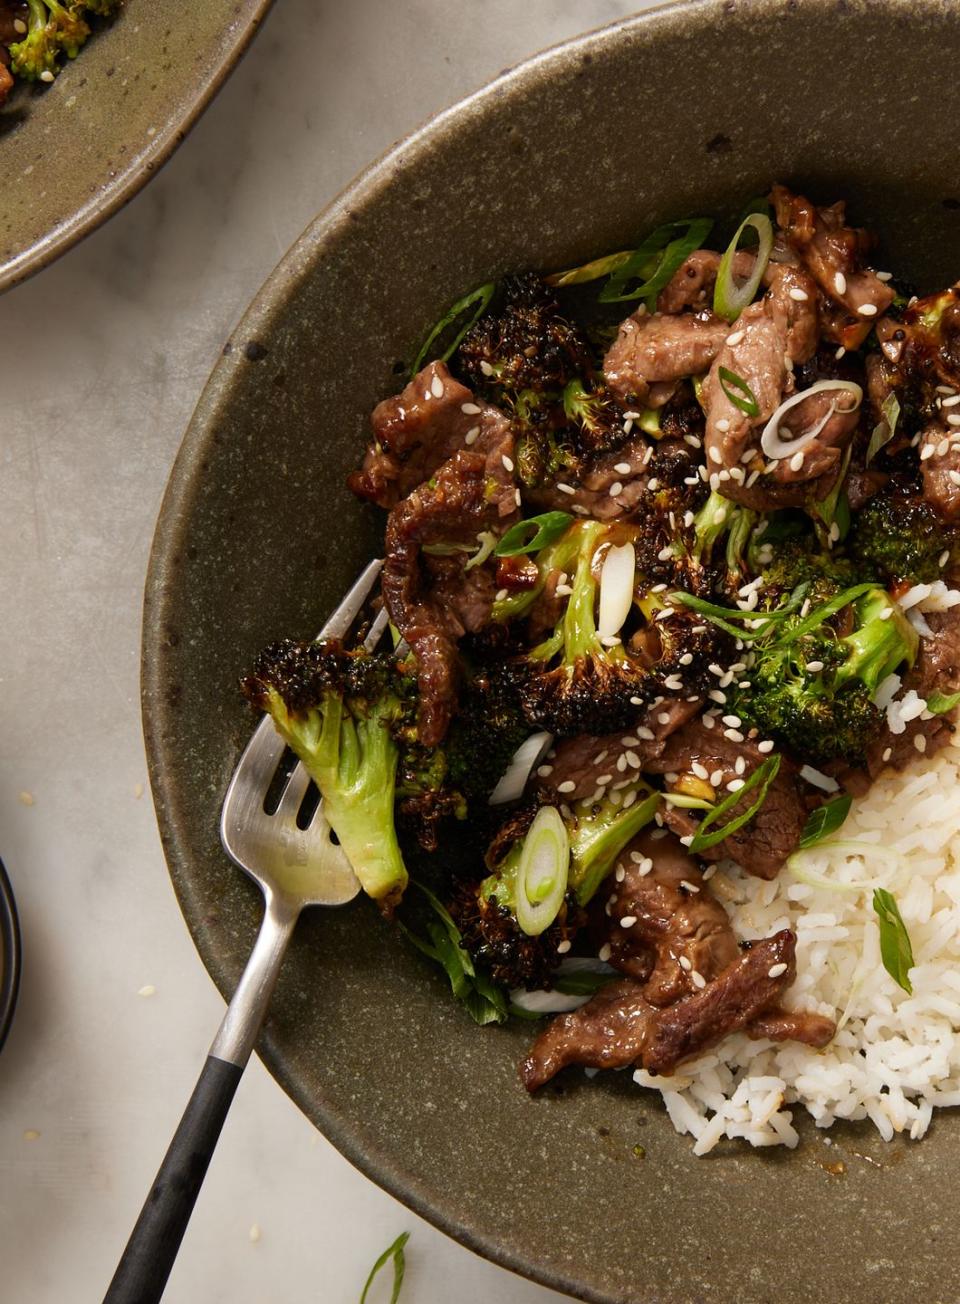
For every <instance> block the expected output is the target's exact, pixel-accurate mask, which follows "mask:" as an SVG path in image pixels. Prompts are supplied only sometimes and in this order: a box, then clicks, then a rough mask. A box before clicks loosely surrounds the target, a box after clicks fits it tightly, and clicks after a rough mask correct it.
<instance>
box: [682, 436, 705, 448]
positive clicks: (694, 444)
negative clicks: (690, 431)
mask: <svg viewBox="0 0 960 1304" xmlns="http://www.w3.org/2000/svg"><path fill="white" fill-rule="evenodd" d="M683 442H684V443H685V444H688V445H689V446H690V448H699V447H700V445H701V442H702V441H701V439H700V436H699V435H684V437H683Z"/></svg>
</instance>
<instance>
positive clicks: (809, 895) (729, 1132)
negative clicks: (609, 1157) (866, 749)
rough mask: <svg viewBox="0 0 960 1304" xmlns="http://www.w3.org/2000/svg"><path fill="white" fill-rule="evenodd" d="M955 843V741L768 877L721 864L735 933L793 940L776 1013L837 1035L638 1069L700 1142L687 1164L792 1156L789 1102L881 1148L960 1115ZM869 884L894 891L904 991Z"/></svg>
mask: <svg viewBox="0 0 960 1304" xmlns="http://www.w3.org/2000/svg"><path fill="white" fill-rule="evenodd" d="M958 833H960V743H958V744H951V745H950V746H948V747H946V748H945V749H944V750H943V751H942V752H940V753H939V754H938V755H937V756H936V757H934V758H931V759H929V760H925V759H923V758H922V757H920V756H918V757H917V760H916V761H915V762H914V763H913V764H912V765H911V767H910V768H909V770H907V771H906V772H905V773H903V774H892V773H891V774H889V775H887V776H885V777H883V778H881V779H880V780H879V781H878V782H877V783H875V784H874V785H873V787H872V788H871V790H870V792H869V793H868V794H867V796H866V797H864V798H861V799H857V800H855V801H854V803H853V806H852V808H851V811H850V814H849V816H848V817H847V820H846V822H845V823H844V825H843V827H842V829H841V830H839V831H838V833H837V834H835V835H834V837H833V838H831V839H830V840H829V845H828V844H827V843H824V844H823V845H821V846H819V847H814V848H812V849H811V850H809V851H806V852H802V853H800V854H799V855H798V856H797V857H795V858H794V859H793V860H792V861H791V862H790V865H789V866H788V867H786V868H784V869H783V870H782V871H781V873H780V875H779V877H778V878H777V879H775V880H774V881H773V882H772V883H765V882H763V881H761V880H760V879H755V878H750V877H748V876H747V875H745V874H743V873H742V872H741V871H740V870H739V869H738V868H737V867H736V866H735V865H733V864H732V863H730V862H726V863H724V864H723V865H721V867H720V869H719V870H718V872H717V873H716V874H715V875H714V876H713V878H712V880H711V884H710V886H711V887H712V888H713V889H714V891H715V892H716V894H717V896H718V897H720V899H721V900H723V901H724V904H725V905H726V906H727V908H728V910H729V911H730V914H731V917H732V920H733V925H734V928H735V930H736V932H737V935H738V936H739V937H741V938H747V939H757V938H761V937H768V936H769V935H770V934H771V933H775V932H777V931H778V930H779V929H781V928H792V929H793V930H794V931H795V932H796V934H797V979H796V982H795V983H794V984H793V986H792V987H791V988H790V990H789V992H788V994H787V998H786V1000H785V1002H784V1004H785V1005H786V1006H787V1007H788V1008H790V1009H803V1010H812V1011H815V1012H817V1013H820V1014H825V1015H828V1016H829V1017H830V1018H832V1019H835V1020H836V1022H837V1025H838V1031H837V1035H836V1037H835V1038H834V1040H833V1041H832V1042H831V1043H830V1044H829V1045H828V1046H827V1047H826V1048H825V1049H824V1050H821V1051H817V1050H814V1049H812V1048H811V1047H809V1046H802V1045H800V1044H799V1043H797V1042H783V1043H780V1044H776V1043H773V1042H770V1041H751V1040H750V1039H749V1038H748V1037H747V1036H746V1035H745V1034H743V1033H738V1034H736V1035H735V1036H732V1037H728V1038H726V1039H725V1040H724V1041H723V1042H722V1043H721V1044H720V1046H718V1047H717V1048H716V1049H715V1050H714V1051H711V1052H710V1053H709V1054H706V1055H702V1056H701V1057H700V1058H699V1059H697V1060H694V1061H691V1062H690V1063H689V1064H684V1065H682V1066H681V1068H680V1069H679V1070H678V1072H677V1073H676V1074H675V1075H674V1076H673V1077H670V1078H664V1077H659V1078H658V1077H652V1076H650V1075H649V1074H648V1073H646V1072H643V1071H640V1072H637V1073H635V1074H634V1079H635V1081H636V1082H637V1083H638V1084H639V1085H640V1086H642V1087H644V1088H647V1089H649V1090H653V1091H659V1092H660V1094H661V1095H662V1096H663V1100H664V1103H665V1105H666V1108H667V1112H668V1114H669V1115H670V1119H671V1121H672V1123H673V1125H674V1127H675V1128H676V1129H677V1131H678V1132H681V1133H689V1134H690V1135H691V1136H693V1137H694V1138H695V1144H694V1147H693V1150H694V1153H695V1154H698V1155H703V1154H706V1153H707V1152H708V1151H709V1150H712V1149H713V1147H714V1146H715V1145H716V1144H717V1142H718V1141H720V1140H721V1139H722V1138H724V1137H731V1138H742V1139H743V1140H746V1141H748V1142H750V1144H751V1145H754V1146H773V1145H786V1146H791V1147H792V1146H795V1145H796V1144H797V1141H798V1135H797V1132H796V1130H795V1129H794V1126H793V1122H794V1108H792V1107H796V1106H800V1107H802V1108H804V1109H806V1110H807V1112H808V1113H809V1114H810V1115H812V1117H813V1119H814V1121H815V1122H816V1124H817V1126H818V1127H823V1128H828V1127H830V1126H831V1124H832V1123H833V1122H834V1121H835V1120H836V1119H862V1118H869V1119H871V1120H872V1122H873V1123H874V1125H875V1126H876V1128H877V1130H878V1131H879V1132H880V1134H881V1135H882V1136H883V1137H884V1139H885V1140H890V1139H891V1138H892V1137H893V1135H894V1133H897V1132H903V1133H906V1134H907V1135H908V1136H910V1137H911V1138H912V1139H914V1140H918V1139H919V1138H920V1137H922V1136H923V1135H924V1133H925V1132H926V1131H927V1128H928V1127H929V1126H930V1118H931V1114H932V1112H933V1109H934V1107H936V1106H947V1105H960V844H958V846H957V848H956V850H954V847H953V843H954V839H955V838H956V836H957V834H958ZM851 844H855V845H851ZM875 887H883V888H886V889H887V890H888V891H889V892H892V893H893V895H894V897H895V898H896V900H897V904H898V906H899V908H900V913H901V915H902V916H903V920H904V923H905V925H906V928H907V931H908V933H909V935H910V940H911V943H912V946H913V955H914V959H915V961H916V964H915V967H914V968H913V969H911V970H910V975H909V976H910V980H911V982H912V985H913V994H912V995H908V994H907V993H906V992H905V991H903V990H901V988H900V987H898V986H897V984H896V983H895V982H894V981H893V979H892V978H891V977H890V975H889V974H888V973H887V972H886V970H885V969H884V967H883V964H882V962H881V959H880V942H879V933H878V928H877V917H876V915H875V913H874V910H873V905H872V898H873V889H874V888H875Z"/></svg>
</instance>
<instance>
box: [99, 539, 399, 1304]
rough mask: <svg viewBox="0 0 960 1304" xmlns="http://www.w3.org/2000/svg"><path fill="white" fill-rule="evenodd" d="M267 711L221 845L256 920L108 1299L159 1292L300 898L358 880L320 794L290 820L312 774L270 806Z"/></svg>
mask: <svg viewBox="0 0 960 1304" xmlns="http://www.w3.org/2000/svg"><path fill="white" fill-rule="evenodd" d="M381 565H382V562H380V561H372V562H371V563H370V564H369V565H368V566H367V568H366V570H364V572H363V574H362V575H361V576H360V578H359V579H358V580H357V582H356V584H354V586H353V588H352V589H351V590H350V591H349V593H348V594H347V595H346V597H345V598H344V599H343V601H342V602H341V603H340V605H339V607H337V609H336V611H335V612H334V613H333V615H332V616H331V617H330V619H329V620H328V621H327V623H326V624H325V625H324V627H323V629H322V630H321V631H320V633H319V635H318V637H319V638H344V637H345V636H346V635H347V633H348V632H349V630H350V628H351V626H352V625H353V624H354V622H355V621H356V619H357V617H358V616H359V614H360V612H361V611H362V610H363V607H364V604H365V603H366V601H367V599H368V598H369V597H370V594H371V593H372V592H373V589H374V586H375V584H376V583H377V578H378V576H379V574H380V568H381ZM386 627H387V615H386V612H385V611H380V612H379V613H378V615H377V617H376V619H375V620H374V622H373V624H372V625H371V627H370V631H369V633H368V634H367V637H366V638H365V639H364V643H363V645H364V647H365V648H367V649H368V650H372V649H373V648H374V647H375V646H376V644H377V643H378V642H379V640H380V638H381V637H382V635H383V632H384V630H385V629H386ZM285 750H286V749H285V745H284V743H283V740H282V739H281V738H280V736H279V735H278V734H277V732H276V730H275V729H274V727H273V722H272V721H271V719H270V717H269V716H264V718H263V719H262V720H261V722H260V724H259V725H258V726H257V729H256V732H255V733H254V735H253V737H252V738H251V739H250V742H249V743H248V744H247V746H246V749H245V750H244V752H243V755H242V756H241V757H240V761H239V763H238V765H237V768H236V770H235V771H234V774H233V778H232V779H231V780H230V786H229V787H228V788H227V794H226V796H225V797H224V800H223V810H222V812H221V815H220V838H221V841H222V842H223V846H224V850H225V851H226V852H227V855H228V856H230V857H231V859H232V860H234V861H235V862H236V864H237V865H239V866H240V868H241V869H242V870H243V871H244V873H246V874H248V875H249V876H250V878H252V879H253V880H254V882H255V883H258V884H259V886H260V888H261V890H262V892H263V896H264V902H265V909H264V913H263V922H262V923H261V925H260V932H259V934H258V936H257V940H256V943H255V945H254V948H253V951H252V952H251V954H250V959H249V960H248V961H247V966H246V968H245V969H244V971H243V974H242V976H241V978H240V981H239V983H238V984H237V988H236V991H235V992H234V994H233V998H232V999H231V1001H230V1004H229V1005H228V1006H227V1012H226V1014H225V1015H224V1017H223V1022H222V1023H221V1024H220V1030H219V1031H218V1033H217V1035H216V1037H214V1039H213V1044H212V1045H211V1047H210V1053H209V1054H208V1056H207V1060H206V1063H205V1064H204V1066H203V1070H202V1072H201V1074H200V1077H199V1079H198V1080H197V1085H196V1087H195V1088H194V1092H193V1095H192V1096H191V1097H190V1101H189V1103H188V1105H187V1108H186V1110H185V1111H184V1115H183V1118H182V1119H181V1120H180V1124H179V1126H178V1127H177V1130H176V1132H175V1133H174V1137H173V1140H172V1141H171V1142H170V1147H169V1149H168V1150H167V1153H166V1156H165V1157H164V1160H163V1163H162V1164H161V1165H160V1169H159V1172H158V1173H157V1176H156V1179H155V1181H154V1183H153V1186H152V1188H151V1190H150V1194H149V1195H148V1196H147V1199H146V1202H145V1203H144V1206H143V1209H142V1211H141V1213H140V1217H139V1218H138V1219H137V1223H136V1225H135V1227H134V1229H133V1231H132V1233H131V1235H130V1239H129V1241H128V1242H127V1247H126V1249H125V1250H124V1252H123V1256H122V1258H121V1259H120V1263H119V1265H118V1267H117V1270H116V1273H115V1274H114V1277H113V1280H112V1281H111V1283H110V1286H109V1288H108V1289H107V1293H106V1296H105V1297H104V1304H154V1302H155V1301H157V1300H159V1299H160V1298H161V1296H162V1295H163V1291H164V1287H165V1286H166V1282H167V1277H168V1276H169V1275H170V1270H171V1268H172V1267H173V1263H174V1260H175V1259H176V1257H177V1251H178V1250H179V1248H180V1242H181V1240H182V1239H183V1234H184V1232H185V1231H186V1228H187V1223H188V1222H189V1220H190V1214H191V1213H192V1211H193V1206H194V1204H195V1202H196V1198H197V1195H198V1193H199V1191H200V1187H201V1185H202V1183H203V1179H204V1177H205V1176H206V1172H207V1168H208V1166H209V1163H210V1159H211V1157H212V1155H213V1150H214V1147H215V1146H216V1143H217V1139H218V1137H219V1135H220V1131H221V1129H222V1127H223V1123H224V1120H225V1119H226V1116H227V1111H228V1110H229V1108H230V1104H231V1102H232V1100H233V1096H234V1093H235V1092H236V1089H237V1084H238V1083H239V1081H240V1077H241V1075H242V1073H243V1069H244V1066H245V1065H246V1063H247V1060H248V1059H249V1058H250V1054H251V1052H252V1050H253V1047H254V1044H255V1043H256V1040H257V1035H258V1033H259V1031H260V1028H261V1025H262V1023H263V1020H264V1017H265V1015H266V1013H267V1007H268V1006H269V1004H270V998H271V996H272V995H273V989H274V987H275V986H276V982H277V976H278V974H279V972H280V965H281V963H282V961H283V957H284V954H285V952H286V949H287V946H288V944H289V942H290V938H291V937H292V935H293V930H294V927H295V925H296V922H297V920H298V918H299V917H300V912H301V911H302V910H303V909H305V908H306V907H307V906H341V905H345V904H346V903H347V902H348V901H352V900H353V898H354V897H355V896H356V895H357V893H358V892H359V891H360V884H359V882H358V881H357V877H356V875H355V874H354V872H353V870H352V869H351V867H350V862H349V861H348V860H347V858H346V856H345V855H344V853H343V851H342V850H341V848H340V847H339V846H338V845H337V844H336V843H334V842H333V841H332V839H331V830H330V825H329V824H328V823H327V821H326V819H325V818H324V815H323V807H322V803H320V804H318V805H317V807H316V810H315V811H314V813H313V816H312V818H311V819H310V820H309V821H308V822H306V827H305V828H300V827H299V825H298V823H297V818H298V815H299V814H300V810H301V807H302V806H303V799H304V797H305V796H306V794H307V790H308V788H309V785H310V778H309V775H308V774H307V772H306V770H305V769H304V767H303V766H302V765H301V764H299V763H298V764H297V765H296V767H295V768H294V769H293V771H292V772H291V774H290V776H289V778H288V779H287V781H286V784H285V786H284V788H283V791H282V793H281V795H280V799H279V803H278V804H277V807H276V809H275V810H274V811H272V812H270V811H268V810H267V809H266V808H265V800H266V797H267V794H268V792H269V790H270V787H271V784H272V783H273V780H274V776H275V775H276V774H277V771H278V767H279V765H280V762H281V760H282V758H283V755H284V752H285Z"/></svg>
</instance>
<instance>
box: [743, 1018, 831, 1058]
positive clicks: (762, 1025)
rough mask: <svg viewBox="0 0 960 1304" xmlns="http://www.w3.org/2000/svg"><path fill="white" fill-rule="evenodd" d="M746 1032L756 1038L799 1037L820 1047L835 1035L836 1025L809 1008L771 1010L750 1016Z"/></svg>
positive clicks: (820, 1048) (797, 1039)
mask: <svg viewBox="0 0 960 1304" xmlns="http://www.w3.org/2000/svg"><path fill="white" fill-rule="evenodd" d="M746 1033H747V1036H748V1037H753V1038H754V1040H756V1041H762V1040H764V1039H766V1040H768V1041H802V1042H803V1043H804V1044H805V1045H807V1046H814V1047H816V1049H817V1050H822V1049H823V1047H824V1046H826V1045H827V1044H828V1043H829V1042H831V1041H833V1039H834V1037H835V1036H836V1035H837V1025H836V1024H835V1023H834V1021H833V1019H828V1018H827V1017H826V1015H824V1014H814V1013H813V1012H812V1011H811V1010H770V1011H769V1012H768V1013H766V1014H760V1015H758V1016H757V1018H755V1019H753V1020H752V1021H751V1022H750V1023H749V1024H748V1025H747V1029H746Z"/></svg>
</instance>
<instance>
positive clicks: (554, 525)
mask: <svg viewBox="0 0 960 1304" xmlns="http://www.w3.org/2000/svg"><path fill="white" fill-rule="evenodd" d="M572 523H573V517H572V516H571V515H570V513H569V512H544V513H543V515H542V516H529V517H527V519H526V520H525V521H517V522H516V524H515V525H511V526H510V529H509V530H508V531H507V532H506V534H505V535H504V536H503V538H502V539H501V540H500V542H499V543H498V544H497V546H496V548H495V549H494V552H495V554H496V555H497V556H498V557H519V556H520V555H521V553H527V552H539V551H540V549H541V548H546V547H548V546H549V545H550V544H551V543H554V542H555V541H556V540H557V539H559V538H560V536H561V534H563V533H564V531H565V530H566V529H567V527H568V526H570V525H571V524H572Z"/></svg>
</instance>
